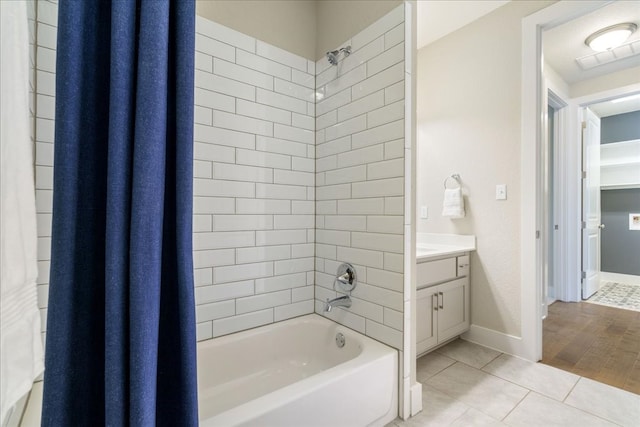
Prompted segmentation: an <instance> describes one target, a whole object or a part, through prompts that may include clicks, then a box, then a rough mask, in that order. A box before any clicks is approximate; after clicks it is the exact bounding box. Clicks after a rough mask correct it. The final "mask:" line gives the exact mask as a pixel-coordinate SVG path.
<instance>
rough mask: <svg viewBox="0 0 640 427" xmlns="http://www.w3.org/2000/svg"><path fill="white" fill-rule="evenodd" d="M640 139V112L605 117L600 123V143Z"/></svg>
mask: <svg viewBox="0 0 640 427" xmlns="http://www.w3.org/2000/svg"><path fill="white" fill-rule="evenodd" d="M632 139H640V111H632V112H630V113H624V114H617V115H615V116H609V117H603V118H602V120H601V121H600V143H601V144H609V143H612V142H620V141H629V140H632Z"/></svg>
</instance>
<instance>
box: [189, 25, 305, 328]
mask: <svg viewBox="0 0 640 427" xmlns="http://www.w3.org/2000/svg"><path fill="white" fill-rule="evenodd" d="M196 32H197V37H196V57H197V62H196V68H197V71H196V75H195V86H196V88H195V90H196V100H195V104H196V111H195V112H196V117H195V122H196V125H195V126H196V128H195V150H194V159H195V165H194V166H195V167H194V236H193V237H194V252H193V255H194V267H195V273H196V293H195V295H196V321H197V324H198V326H197V335H198V340H204V339H208V338H212V337H216V336H220V335H225V334H229V333H233V332H237V331H241V330H243V329H248V328H253V327H256V326H261V325H264V324H267V323H271V322H274V321H279V320H284V319H287V318H290V317H294V316H300V315H303V314H308V313H312V312H313V309H314V307H313V306H314V303H313V271H314V252H313V244H314V242H313V237H314V233H313V231H314V227H315V223H314V199H313V197H312V196H313V192H312V191H310V190H313V187H314V185H315V179H314V178H315V174H314V172H315V167H314V155H315V154H314V150H313V149H311V150H310V149H309V148H308V147H311V148H313V144H314V126H313V125H314V117H313V115H312V114H311V115H309V114H308V110H307V102H308V101H309V102H313V96H314V94H313V89H312V87H313V85H312V84H311V86H310V85H309V82H313V81H314V73H313V70H310V71H311V72H309V70H308V64H307V62H308V61H307V60H306V59H304V58H302V57H299V56H296V55H293V54H291V53H289V52H286V51H283V50H282V49H278V48H276V47H274V46H270V45H268V44H266V43H263V42H261V41H259V40H256V39H254V38H251V37H249V36H247V35H245V34H242V33H239V32H237V31H234V30H232V29H230V28H226V27H224V26H222V25H220V24H218V23H215V22H212V21H209V20H207V19H204V18H202V17H200V16H198V17H197V18H196ZM310 87H311V88H310ZM310 196H311V197H310ZM196 225H197V227H196ZM301 290H304V291H301Z"/></svg>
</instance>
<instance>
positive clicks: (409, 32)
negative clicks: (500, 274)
mask: <svg viewBox="0 0 640 427" xmlns="http://www.w3.org/2000/svg"><path fill="white" fill-rule="evenodd" d="M403 6H404V25H405V27H404V28H405V40H404V42H405V73H404V78H405V82H404V83H405V98H404V99H405V102H404V105H405V117H404V125H405V136H404V142H405V143H404V155H405V157H404V164H405V166H404V194H405V196H404V197H405V200H404V202H405V203H404V206H405V212H404V283H403V294H404V300H403V304H404V307H403V308H404V313H403V318H404V321H403V351H401V352H400V356H401V363H400V365H401V366H402V370H401V371H400V374H401V375H400V377H401V380H400V384H399V385H400V396H401V397H400V405H399V412H398V416H399V417H400V418H401V419H405V420H406V419H408V418H409V417H411V416H413V415H415V414H417V413H418V412H420V411H421V410H422V386H421V385H420V384H419V383H417V382H416V369H417V368H416V313H415V307H414V306H413V304H415V301H416V274H415V272H416V217H415V214H416V209H415V206H416V185H415V182H416V161H417V156H416V154H415V153H416V130H417V126H416V96H417V95H416V94H417V91H416V71H417V62H418V52H417V49H416V40H417V14H416V0H405V1H404V4H403Z"/></svg>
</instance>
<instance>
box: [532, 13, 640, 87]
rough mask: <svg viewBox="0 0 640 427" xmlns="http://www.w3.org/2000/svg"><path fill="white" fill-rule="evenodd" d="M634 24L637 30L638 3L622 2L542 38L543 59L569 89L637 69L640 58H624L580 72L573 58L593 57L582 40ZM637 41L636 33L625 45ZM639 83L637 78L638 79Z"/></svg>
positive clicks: (546, 33)
mask: <svg viewBox="0 0 640 427" xmlns="http://www.w3.org/2000/svg"><path fill="white" fill-rule="evenodd" d="M622 22H633V23H635V24H636V25H638V27H640V1H637V0H631V1H629V0H623V1H616V2H613V3H611V4H608V5H606V6H604V7H601V8H600V9H597V10H595V11H594V12H591V13H589V14H587V15H584V16H581V17H579V18H576V19H574V20H572V21H569V22H567V23H565V24H562V25H560V26H558V27H555V28H552V29H550V30H547V31H544V32H543V34H542V37H543V38H542V41H543V50H544V57H545V60H546V62H547V63H548V64H549V65H550V66H551V68H553V69H554V70H555V71H556V72H557V73H558V74H559V75H560V77H562V79H563V80H564V81H565V82H567V83H568V84H569V85H571V84H573V83H576V82H579V81H583V80H588V79H591V78H595V77H599V76H603V75H606V74H609V73H612V72H615V71H619V70H622V69H625V68H631V67H637V66H640V55H635V56H632V57H628V58H624V59H621V60H618V61H614V62H611V63H609V64H604V65H600V66H597V67H595V68H592V69H590V70H586V71H583V70H582V69H581V68H580V66H579V65H578V64H577V63H576V58H579V57H582V56H585V55H589V54H592V53H594V51H593V50H591V48H589V46H587V45H585V44H584V40H585V39H586V38H587V37H588V36H589V35H590V34H592V33H594V32H595V31H597V30H600V29H602V28H605V27H608V26H610V25H614V24H619V23H622ZM637 39H640V31H636V32H635V33H634V34H632V35H631V37H629V39H628V40H627V41H632V40H637ZM638 80H639V81H640V76H639V77H638Z"/></svg>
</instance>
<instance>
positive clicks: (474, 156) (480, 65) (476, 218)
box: [417, 1, 553, 336]
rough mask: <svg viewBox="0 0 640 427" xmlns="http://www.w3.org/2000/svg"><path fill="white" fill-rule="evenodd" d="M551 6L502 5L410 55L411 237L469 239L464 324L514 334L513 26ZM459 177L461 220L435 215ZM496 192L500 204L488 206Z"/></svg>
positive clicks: (516, 103) (517, 43)
mask: <svg viewBox="0 0 640 427" xmlns="http://www.w3.org/2000/svg"><path fill="white" fill-rule="evenodd" d="M551 3H553V2H541V1H536V2H511V3H509V4H507V5H505V6H503V7H501V8H499V9H497V10H496V11H494V12H492V13H491V14H489V15H486V16H485V17H483V18H481V19H479V20H477V21H474V22H472V23H471V24H469V25H467V26H466V27H463V28H461V29H460V30H458V31H456V32H454V33H451V34H449V35H448V36H445V37H444V38H442V39H439V40H438V41H436V42H434V43H433V44H431V45H428V46H426V47H424V48H423V49H421V50H420V51H419V53H418V78H417V86H418V88H417V93H418V96H417V110H418V111H417V115H418V119H417V121H418V165H417V169H418V171H417V209H418V212H419V211H420V206H427V207H428V209H429V218H428V219H426V220H424V219H419V216H418V224H417V229H418V232H431V233H456V234H475V235H476V236H477V251H476V252H475V254H474V255H473V257H472V273H471V280H472V283H471V295H472V296H471V312H472V314H471V320H472V323H473V324H475V325H478V326H481V327H485V328H489V329H493V330H496V331H498V332H503V333H507V334H513V335H517V336H519V335H520V323H521V322H520V254H519V249H520V196H521V195H520V90H521V88H520V71H521V70H520V63H521V19H522V17H524V16H527V15H530V14H531V13H533V12H535V11H537V10H539V9H542V8H543V7H545V6H547V5H549V4H551ZM453 173H458V174H460V176H461V178H462V183H463V189H464V193H465V195H466V197H465V199H466V200H465V202H466V211H467V216H466V218H464V219H458V220H451V219H448V218H443V217H442V216H441V214H440V213H441V209H442V196H443V180H444V179H445V178H446V177H447V176H449V175H451V174H453ZM496 184H506V185H507V194H508V199H507V200H503V201H498V200H495V186H496Z"/></svg>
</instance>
